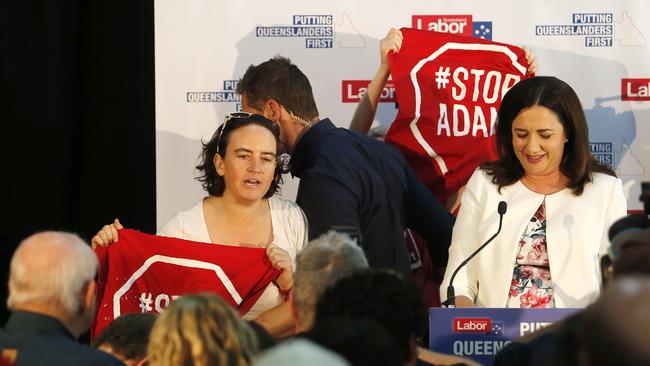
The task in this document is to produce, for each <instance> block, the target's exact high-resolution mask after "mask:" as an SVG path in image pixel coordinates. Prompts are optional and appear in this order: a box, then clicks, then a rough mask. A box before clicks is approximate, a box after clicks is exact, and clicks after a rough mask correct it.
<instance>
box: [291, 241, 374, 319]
mask: <svg viewBox="0 0 650 366" xmlns="http://www.w3.org/2000/svg"><path fill="white" fill-rule="evenodd" d="M365 268H368V261H367V260H366V257H365V255H364V253H363V250H362V249H361V248H360V247H359V246H358V245H357V243H356V241H355V240H353V239H351V238H350V237H349V236H348V235H345V234H340V233H337V232H335V231H329V232H327V233H325V234H323V235H321V236H320V237H318V238H317V239H315V240H312V241H311V242H310V243H309V245H307V247H306V248H305V249H303V250H302V252H300V254H299V255H298V258H297V259H296V272H295V273H294V284H293V291H292V293H291V298H292V304H293V310H294V317H295V318H296V328H297V329H296V332H304V331H306V330H309V329H311V327H312V326H313V323H314V314H315V312H316V303H317V301H318V299H319V298H320V297H321V295H322V294H323V293H324V292H325V290H326V289H327V288H329V287H331V286H332V285H333V284H334V283H336V281H338V280H339V279H341V278H343V277H345V276H348V275H350V274H352V273H354V272H356V271H358V270H361V269H365Z"/></svg>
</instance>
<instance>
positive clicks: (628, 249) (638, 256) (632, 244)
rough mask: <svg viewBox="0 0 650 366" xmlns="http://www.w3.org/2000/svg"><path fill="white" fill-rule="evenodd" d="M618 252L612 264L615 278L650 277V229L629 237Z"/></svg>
mask: <svg viewBox="0 0 650 366" xmlns="http://www.w3.org/2000/svg"><path fill="white" fill-rule="evenodd" d="M617 252H618V255H617V256H615V257H614V261H613V262H612V274H613V276H614V278H620V277H623V276H633V275H639V276H644V275H645V276H648V275H650V228H646V229H643V230H642V231H639V232H637V233H635V234H633V235H631V236H630V237H628V238H627V239H626V240H625V242H623V243H621V245H620V246H619V247H618V250H617Z"/></svg>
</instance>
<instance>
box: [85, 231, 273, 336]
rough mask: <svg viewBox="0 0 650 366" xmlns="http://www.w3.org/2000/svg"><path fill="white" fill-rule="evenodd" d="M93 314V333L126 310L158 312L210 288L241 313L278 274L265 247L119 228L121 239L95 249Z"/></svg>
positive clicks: (128, 311) (127, 312)
mask: <svg viewBox="0 0 650 366" xmlns="http://www.w3.org/2000/svg"><path fill="white" fill-rule="evenodd" d="M96 252H97V257H98V259H99V274H98V280H97V312H96V315H95V323H94V324H93V329H92V334H93V337H94V336H96V335H98V334H99V333H100V332H101V330H102V329H103V328H104V327H106V326H107V325H108V324H110V322H111V321H113V319H115V318H117V317H119V316H120V315H123V314H129V313H160V312H162V310H164V308H165V307H167V305H169V303H170V302H171V301H173V300H174V299H175V298H177V297H179V296H182V295H184V294H187V293H197V292H204V291H209V292H213V293H216V294H217V295H220V296H221V297H222V298H223V299H224V300H225V301H226V302H227V303H229V304H230V305H232V306H233V307H234V308H235V309H237V310H238V311H239V313H240V315H243V314H245V313H246V312H248V310H250V308H251V307H252V306H253V304H254V303H255V302H256V301H257V299H258V298H259V297H260V295H261V294H262V292H263V291H264V289H265V288H266V286H267V285H268V284H269V283H271V281H273V280H274V279H275V278H277V276H278V275H279V271H277V270H275V269H273V267H272V266H271V262H270V261H269V260H268V258H267V256H266V252H265V249H264V248H250V247H237V246H226V245H217V244H206V243H197V242H192V241H188V240H181V239H175V238H167V237H162V236H153V235H148V234H143V233H140V232H137V231H134V230H128V229H122V230H120V231H119V241H118V242H116V243H113V244H111V245H109V246H108V247H105V248H104V247H98V248H97V250H96Z"/></svg>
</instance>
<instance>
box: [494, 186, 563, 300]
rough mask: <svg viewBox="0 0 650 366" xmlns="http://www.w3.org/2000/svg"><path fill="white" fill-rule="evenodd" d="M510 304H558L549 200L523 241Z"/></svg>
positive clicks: (538, 209)
mask: <svg viewBox="0 0 650 366" xmlns="http://www.w3.org/2000/svg"><path fill="white" fill-rule="evenodd" d="M545 198H546V197H545ZM506 307H509V308H554V307H555V300H554V299H553V286H552V282H551V269H550V267H549V262H548V251H547V250H546V200H544V201H542V204H541V205H540V206H539V208H537V211H536V212H535V214H534V215H533V217H532V218H531V219H530V221H529V222H528V225H527V226H526V228H525V229H524V233H523V234H522V236H521V239H520V240H519V249H518V251H517V259H516V260H515V268H514V271H513V273H512V281H511V283H510V291H509V293H508V303H507V304H506Z"/></svg>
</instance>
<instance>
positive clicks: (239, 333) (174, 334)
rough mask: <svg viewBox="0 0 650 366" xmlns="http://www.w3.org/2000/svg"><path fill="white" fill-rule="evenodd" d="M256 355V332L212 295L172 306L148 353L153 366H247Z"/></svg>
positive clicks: (192, 297) (159, 324) (154, 333)
mask: <svg viewBox="0 0 650 366" xmlns="http://www.w3.org/2000/svg"><path fill="white" fill-rule="evenodd" d="M256 352H257V340H256V339H255V336H254V333H253V330H252V329H251V328H250V327H249V326H248V324H246V322H245V321H243V320H240V319H239V317H238V315H237V313H236V312H235V310H233V309H232V308H231V307H230V306H229V305H228V304H226V303H225V302H224V301H223V300H222V299H221V298H219V297H218V296H217V295H214V294H209V293H202V294H197V295H186V296H183V297H182V298H180V299H178V300H176V301H174V302H172V303H171V305H170V306H169V307H167V309H165V311H164V312H163V313H162V314H161V315H160V316H159V317H158V319H156V322H155V323H154V326H153V329H152V331H151V336H150V337H149V347H148V349H147V355H148V358H149V361H148V362H149V365H151V366H208V365H237V366H244V365H248V364H250V363H251V360H252V358H253V355H254V354H255V353H256Z"/></svg>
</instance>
